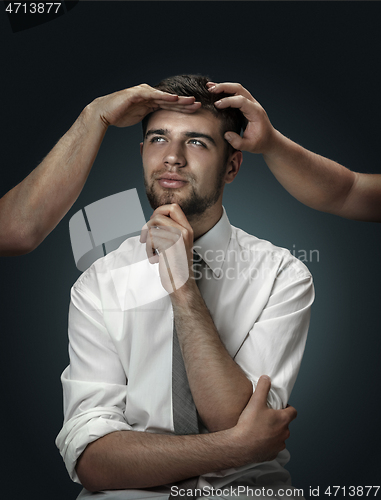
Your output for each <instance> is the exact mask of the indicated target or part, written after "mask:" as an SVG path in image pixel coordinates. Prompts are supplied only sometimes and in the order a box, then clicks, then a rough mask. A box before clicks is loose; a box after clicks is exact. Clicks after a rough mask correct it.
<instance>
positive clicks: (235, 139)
mask: <svg viewBox="0 0 381 500" xmlns="http://www.w3.org/2000/svg"><path fill="white" fill-rule="evenodd" d="M224 137H225V139H226V140H227V141H228V143H229V144H231V145H232V146H233V148H234V149H241V144H242V137H241V136H240V135H238V134H236V133H235V132H226V134H224Z"/></svg>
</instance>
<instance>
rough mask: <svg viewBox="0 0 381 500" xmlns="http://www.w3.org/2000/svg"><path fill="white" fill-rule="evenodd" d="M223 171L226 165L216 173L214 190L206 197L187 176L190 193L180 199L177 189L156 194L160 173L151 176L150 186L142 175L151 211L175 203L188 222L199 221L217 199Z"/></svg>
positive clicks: (221, 185) (223, 174)
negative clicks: (156, 183) (155, 186)
mask: <svg viewBox="0 0 381 500" xmlns="http://www.w3.org/2000/svg"><path fill="white" fill-rule="evenodd" d="M225 171H226V165H225V166H224V168H221V169H220V171H219V173H218V176H217V179H216V183H215V188H214V190H213V191H212V192H210V193H207V194H206V195H201V194H200V193H198V192H197V189H196V181H195V179H194V178H192V177H190V176H188V177H187V178H186V179H185V180H187V181H188V185H189V186H190V187H191V191H190V193H189V194H188V196H186V197H182V196H181V194H180V193H179V190H177V189H163V190H162V192H161V193H160V194H159V193H157V192H156V191H155V188H154V185H155V182H156V179H157V178H158V177H160V175H162V173H159V174H158V173H156V174H153V175H152V179H151V182H150V184H149V183H148V182H147V179H146V176H145V175H144V186H145V189H146V194H147V198H148V201H149V203H150V205H151V207H152V209H153V210H156V209H157V208H158V207H161V206H162V205H167V204H171V203H177V204H178V205H179V206H180V208H181V209H182V211H183V212H184V214H185V216H186V217H187V219H188V220H195V219H199V218H200V217H201V216H202V214H204V212H205V211H206V210H207V209H208V208H210V207H212V206H213V205H214V204H215V203H216V202H217V200H218V199H219V197H220V195H221V192H222V190H223V186H224V182H223V179H224V176H225Z"/></svg>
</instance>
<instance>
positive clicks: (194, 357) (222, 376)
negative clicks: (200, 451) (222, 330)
mask: <svg viewBox="0 0 381 500" xmlns="http://www.w3.org/2000/svg"><path fill="white" fill-rule="evenodd" d="M194 288H195V289H196V290H192V289H189V288H188V287H187V285H184V287H182V288H180V289H179V290H178V291H177V292H175V293H174V294H172V295H171V297H172V304H173V310H174V316H175V323H176V330H177V335H178V338H179V343H180V346H181V349H182V353H183V358H184V364H185V368H186V371H187V376H188V381H189V386H190V388H191V391H192V395H193V399H194V402H195V405H196V407H197V411H198V413H199V415H200V418H201V419H202V421H203V422H204V424H205V426H206V427H207V429H208V430H209V431H210V432H216V431H220V430H223V429H229V428H231V427H233V426H234V425H235V424H236V423H237V420H238V418H239V416H240V414H241V413H242V410H243V409H244V408H245V406H246V404H247V402H248V400H249V399H250V396H251V395H252V393H253V386H252V383H251V382H250V381H249V380H248V378H247V377H246V375H245V374H244V372H243V371H242V370H241V368H240V367H239V366H238V365H237V363H236V362H235V361H234V360H233V359H232V358H231V356H230V354H229V353H228V352H227V350H226V348H225V346H224V345H223V343H222V341H221V339H220V336H219V334H218V331H217V329H216V327H215V325H214V323H213V319H212V317H211V315H210V313H209V310H208V309H207V307H206V305H205V302H204V300H203V298H202V297H201V295H200V293H199V292H198V289H197V287H194Z"/></svg>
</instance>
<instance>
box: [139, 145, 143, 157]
mask: <svg viewBox="0 0 381 500" xmlns="http://www.w3.org/2000/svg"><path fill="white" fill-rule="evenodd" d="M142 154H143V143H142V142H141V143H140V156H141V155H142Z"/></svg>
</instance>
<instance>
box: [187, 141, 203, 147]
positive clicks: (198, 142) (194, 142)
mask: <svg viewBox="0 0 381 500" xmlns="http://www.w3.org/2000/svg"><path fill="white" fill-rule="evenodd" d="M189 142H190V143H192V144H196V145H197V146H203V147H204V148H206V144H205V143H203V142H201V141H199V140H198V139H191V140H190V141H189Z"/></svg>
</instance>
